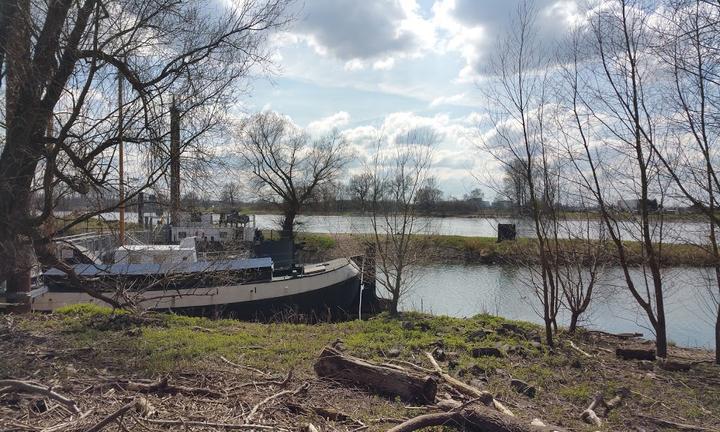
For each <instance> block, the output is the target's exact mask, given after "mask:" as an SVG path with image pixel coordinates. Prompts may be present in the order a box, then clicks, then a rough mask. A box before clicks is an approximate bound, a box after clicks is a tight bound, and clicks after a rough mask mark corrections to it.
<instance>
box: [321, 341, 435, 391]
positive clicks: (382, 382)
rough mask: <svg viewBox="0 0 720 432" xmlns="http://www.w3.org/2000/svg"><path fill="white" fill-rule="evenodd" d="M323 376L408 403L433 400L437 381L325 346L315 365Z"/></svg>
mask: <svg viewBox="0 0 720 432" xmlns="http://www.w3.org/2000/svg"><path fill="white" fill-rule="evenodd" d="M313 368H314V369H315V373H316V374H317V375H318V376H319V377H322V378H330V379H332V380H336V381H342V382H348V383H351V384H354V385H357V386H361V387H366V388H370V389H372V390H373V391H375V392H377V393H380V394H382V395H386V396H390V397H400V399H402V400H404V401H408V402H421V403H434V402H435V394H436V393H437V383H436V382H435V380H434V379H433V378H432V377H429V376H425V377H421V376H418V375H415V374H412V373H409V372H406V371H403V370H400V369H395V368H390V367H387V366H382V365H378V364H375V363H371V362H369V361H365V360H363V359H359V358H356V357H352V356H349V355H345V354H343V353H341V352H340V351H338V350H336V349H335V348H331V347H325V348H324V349H323V350H322V352H321V353H320V357H319V358H318V359H317V361H316V362H315V365H314V366H313Z"/></svg>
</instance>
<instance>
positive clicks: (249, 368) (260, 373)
mask: <svg viewBox="0 0 720 432" xmlns="http://www.w3.org/2000/svg"><path fill="white" fill-rule="evenodd" d="M220 360H222V361H224V362H225V363H227V364H229V365H230V366H232V367H236V368H238V369H245V370H249V371H251V372H255V373H256V374H258V375H261V376H267V375H268V374H267V372H263V371H261V370H260V369H255V368H254V367H250V366H245V365H241V364H238V363H235V362H231V361H230V360H228V359H226V358H225V357H223V356H220Z"/></svg>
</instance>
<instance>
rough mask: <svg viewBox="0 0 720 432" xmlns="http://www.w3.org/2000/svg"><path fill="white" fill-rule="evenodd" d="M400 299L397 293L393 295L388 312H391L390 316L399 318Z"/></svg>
mask: <svg viewBox="0 0 720 432" xmlns="http://www.w3.org/2000/svg"><path fill="white" fill-rule="evenodd" d="M398 297H399V296H398V294H397V293H395V292H393V293H392V299H391V300H390V310H389V311H388V312H390V315H392V316H397V314H398V303H399V298H398Z"/></svg>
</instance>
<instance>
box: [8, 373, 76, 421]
mask: <svg viewBox="0 0 720 432" xmlns="http://www.w3.org/2000/svg"><path fill="white" fill-rule="evenodd" d="M12 390H14V391H17V392H21V393H32V394H41V395H43V396H47V397H49V398H50V399H53V400H55V401H58V402H60V403H61V404H63V405H65V406H66V407H68V408H69V409H70V410H71V411H73V412H74V413H77V414H80V413H81V412H80V408H78V406H77V404H76V403H75V401H74V400H72V399H70V398H68V397H66V396H63V395H61V394H59V393H57V392H55V391H53V389H52V387H49V386H48V387H45V386H43V385H40V384H36V383H32V382H29V381H20V380H11V379H6V380H0V393H7V392H9V391H12Z"/></svg>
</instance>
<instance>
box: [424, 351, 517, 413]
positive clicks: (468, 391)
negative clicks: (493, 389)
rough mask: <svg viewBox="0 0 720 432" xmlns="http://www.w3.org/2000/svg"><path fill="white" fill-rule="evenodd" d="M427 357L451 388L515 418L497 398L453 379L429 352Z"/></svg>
mask: <svg viewBox="0 0 720 432" xmlns="http://www.w3.org/2000/svg"><path fill="white" fill-rule="evenodd" d="M425 356H426V357H427V358H428V360H430V363H431V364H432V366H433V368H434V369H435V372H437V373H438V374H439V375H440V377H441V378H442V379H444V380H445V382H447V383H448V384H450V386H452V387H453V388H454V389H456V390H457V391H459V392H460V393H462V394H464V395H465V396H469V397H471V398H476V399H479V400H480V401H482V403H484V404H485V405H488V406H493V407H494V408H495V409H496V410H498V411H500V412H502V413H503V414H505V415H508V416H511V417H514V416H515V414H513V412H512V411H510V410H509V409H508V408H507V407H505V406H504V405H503V404H502V403H500V402H499V401H497V400H496V399H495V397H494V396H493V395H492V394H490V392H487V391H484V390H480V389H477V388H475V387H473V386H471V385H468V384H465V383H464V382H462V381H460V380H458V379H456V378H453V377H452V376H450V375H449V374H447V373H445V372H444V371H443V370H442V368H441V367H440V365H439V364H438V363H437V361H435V358H434V357H433V356H432V354H430V353H429V352H426V353H425Z"/></svg>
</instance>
